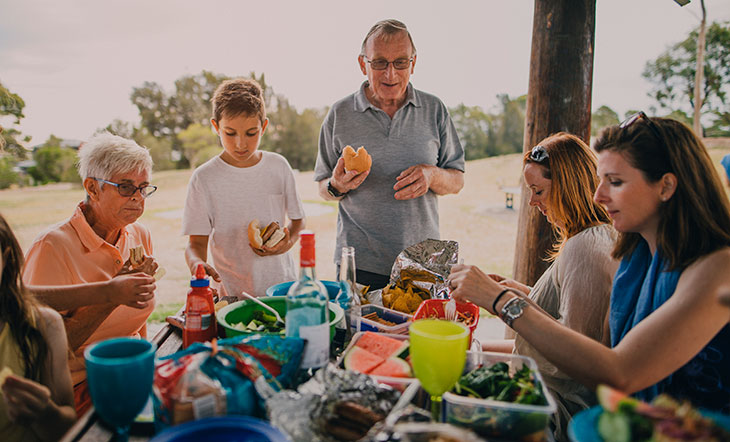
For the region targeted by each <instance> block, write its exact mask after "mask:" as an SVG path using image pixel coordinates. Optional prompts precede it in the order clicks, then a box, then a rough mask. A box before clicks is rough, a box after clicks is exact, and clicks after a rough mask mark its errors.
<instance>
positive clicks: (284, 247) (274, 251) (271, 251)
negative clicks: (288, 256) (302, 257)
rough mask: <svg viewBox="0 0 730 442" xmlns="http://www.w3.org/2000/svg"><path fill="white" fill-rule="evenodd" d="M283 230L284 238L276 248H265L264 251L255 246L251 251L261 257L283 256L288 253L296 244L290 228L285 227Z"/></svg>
mask: <svg viewBox="0 0 730 442" xmlns="http://www.w3.org/2000/svg"><path fill="white" fill-rule="evenodd" d="M282 230H283V231H284V238H283V239H282V240H281V241H279V242H278V243H277V244H276V245H275V246H274V247H266V246H264V247H263V248H262V249H257V248H255V247H254V246H251V250H253V252H254V253H255V254H257V255H259V256H270V255H281V254H282V253H286V252H288V251H289V249H291V248H292V246H293V245H294V244H293V243H292V240H291V235H290V234H289V228H288V227H284V228H283V229H282ZM249 245H250V244H249Z"/></svg>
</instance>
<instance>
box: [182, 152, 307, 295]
mask: <svg viewBox="0 0 730 442" xmlns="http://www.w3.org/2000/svg"><path fill="white" fill-rule="evenodd" d="M261 153H262V157H261V161H259V162H258V164H256V165H254V166H251V167H244V168H241V167H235V166H231V165H230V164H228V163H226V162H225V161H223V160H222V159H221V158H220V157H219V156H216V157H214V158H212V159H210V160H209V161H207V162H206V163H205V164H203V165H202V166H200V167H198V168H197V169H196V170H195V172H193V176H192V177H191V178H190V182H189V183H188V195H187V198H186V199H185V211H184V213H183V223H182V231H183V235H207V236H209V249H210V256H211V258H212V265H213V267H215V269H216V270H217V271H218V273H220V275H221V279H222V280H223V287H224V289H225V292H226V293H221V295H226V294H227V295H231V296H239V295H240V293H241V291H246V292H248V293H250V294H252V295H255V296H264V294H265V292H266V289H267V288H268V287H269V286H271V285H274V284H278V283H280V282H284V281H291V280H294V279H296V276H297V273H296V268H295V266H294V261H293V259H292V257H291V254H290V252H291V251H290V252H287V253H284V254H281V255H272V256H258V255H256V254H255V253H254V252H253V250H251V247H250V246H249V241H248V224H249V223H250V222H251V221H252V220H254V219H258V220H259V222H260V223H261V225H262V226H266V225H267V224H268V223H270V222H272V221H276V222H278V223H279V225H281V226H282V227H284V226H286V225H287V222H286V217H288V218H289V219H292V220H295V219H303V218H304V209H303V207H302V202H301V200H300V199H299V193H298V192H297V188H296V183H295V181H294V173H293V171H292V169H291V167H290V166H289V163H288V162H287V160H286V158H284V157H283V156H281V155H279V154H277V153H273V152H265V151H262V152H261Z"/></svg>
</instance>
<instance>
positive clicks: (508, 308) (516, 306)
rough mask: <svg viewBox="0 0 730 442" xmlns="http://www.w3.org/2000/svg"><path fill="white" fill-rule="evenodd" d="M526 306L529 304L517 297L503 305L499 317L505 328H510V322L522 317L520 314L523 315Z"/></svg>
mask: <svg viewBox="0 0 730 442" xmlns="http://www.w3.org/2000/svg"><path fill="white" fill-rule="evenodd" d="M528 305H530V304H529V303H528V302H527V301H525V300H524V299H522V298H521V297H519V296H515V297H514V298H512V299H510V300H509V301H507V302H506V303H505V304H504V306H503V307H502V310H501V311H500V312H499V317H500V318H502V321H504V323H505V324H507V326H509V327H512V322H514V320H515V319H517V318H519V317H520V316H522V313H524V311H525V308H526V307H527V306H528Z"/></svg>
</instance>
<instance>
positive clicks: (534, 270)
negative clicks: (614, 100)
mask: <svg viewBox="0 0 730 442" xmlns="http://www.w3.org/2000/svg"><path fill="white" fill-rule="evenodd" d="M595 23H596V0H535V13H534V17H533V24H532V50H531V54H530V83H529V87H528V91H527V111H526V115H525V139H524V144H523V150H524V151H525V152H526V151H529V150H530V149H532V147H533V146H535V145H537V144H538V143H539V142H540V140H542V139H543V138H545V137H547V136H548V135H551V134H554V133H556V132H560V131H565V132H570V133H572V134H574V135H576V136H578V137H580V138H582V139H583V140H584V141H585V142H586V143H588V142H589V141H590V132H591V89H592V86H593V48H594V36H595ZM529 199H530V196H529V192H527V191H523V193H522V198H520V200H521V201H520V216H519V224H518V228H517V244H516V247H515V259H514V268H513V277H514V278H515V279H516V280H517V281H520V282H523V283H525V284H527V285H530V286H532V285H533V284H534V283H535V282H536V281H537V279H538V278H539V277H540V275H542V274H543V272H544V271H545V270H546V269H547V267H548V265H549V263H548V262H547V261H545V258H546V257H547V252H549V250H550V249H551V247H552V243H553V240H554V237H553V234H552V229H551V227H550V224H549V223H548V222H547V221H546V219H545V217H544V216H542V215H541V214H540V212H539V211H538V210H536V209H533V208H531V207H530V206H529Z"/></svg>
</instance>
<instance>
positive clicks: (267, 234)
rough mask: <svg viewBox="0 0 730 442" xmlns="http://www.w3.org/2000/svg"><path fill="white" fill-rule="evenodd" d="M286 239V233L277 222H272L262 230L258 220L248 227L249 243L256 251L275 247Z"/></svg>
mask: <svg viewBox="0 0 730 442" xmlns="http://www.w3.org/2000/svg"><path fill="white" fill-rule="evenodd" d="M284 237H286V233H284V229H282V228H281V227H280V226H279V223H277V222H276V221H272V222H271V223H270V224H269V225H268V226H266V227H265V228H264V229H262V228H261V225H260V224H259V220H257V219H255V220H253V221H251V223H250V224H249V225H248V241H249V242H250V243H251V245H252V246H253V247H254V248H256V249H259V250H263V249H264V247H267V248H270V247H275V246H276V245H277V244H279V242H280V241H281V240H282V239H284Z"/></svg>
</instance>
